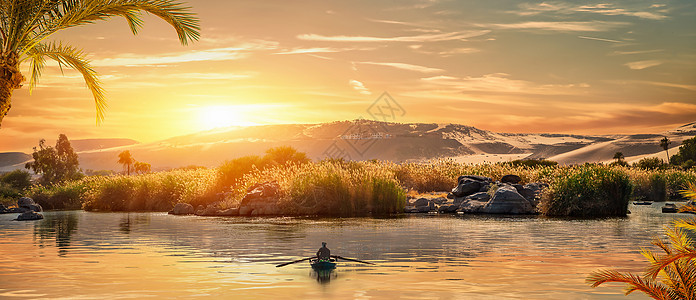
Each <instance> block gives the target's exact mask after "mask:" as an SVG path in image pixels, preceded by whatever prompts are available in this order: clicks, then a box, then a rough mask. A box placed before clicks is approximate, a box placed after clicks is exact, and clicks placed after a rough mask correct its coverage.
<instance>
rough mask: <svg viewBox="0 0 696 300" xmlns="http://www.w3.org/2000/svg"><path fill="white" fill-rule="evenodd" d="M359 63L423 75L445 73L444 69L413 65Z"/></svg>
mask: <svg viewBox="0 0 696 300" xmlns="http://www.w3.org/2000/svg"><path fill="white" fill-rule="evenodd" d="M357 63H359V64H363V65H375V66H385V67H392V68H397V69H401V70H408V71H415V72H421V73H439V72H444V71H445V70H443V69H437V68H429V67H424V66H418V65H412V64H405V63H390V62H371V61H363V62H357Z"/></svg>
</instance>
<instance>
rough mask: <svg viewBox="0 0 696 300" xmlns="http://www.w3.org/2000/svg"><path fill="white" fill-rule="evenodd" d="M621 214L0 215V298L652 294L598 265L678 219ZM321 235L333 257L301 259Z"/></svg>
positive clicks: (653, 212) (632, 261)
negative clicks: (315, 265) (609, 279)
mask: <svg viewBox="0 0 696 300" xmlns="http://www.w3.org/2000/svg"><path fill="white" fill-rule="evenodd" d="M660 206H661V204H653V206H640V207H638V206H631V207H630V208H629V209H630V210H631V211H632V214H630V215H629V216H628V217H627V218H608V219H592V220H576V219H548V218H543V217H538V216H482V215H463V216H462V215H460V216H456V215H408V216H401V217H394V218H343V219H331V218H243V217H232V218H224V217H196V216H171V215H167V214H164V213H90V212H84V211H52V212H44V213H43V214H44V216H45V218H44V219H43V220H40V221H29V222H19V221H13V220H12V219H13V218H15V217H16V215H15V214H6V215H0V298H15V297H16V298H70V299H120V298H143V297H156V298H172V297H179V298H196V297H200V298H213V297H215V298H220V297H222V298H223V299H227V298H234V299H251V298H261V299H283V298H285V299H308V298H326V299H328V298H331V299H390V298H391V299H396V298H406V299H501V298H506V299H646V297H645V296H644V295H642V294H640V293H634V294H632V295H630V296H629V297H625V296H623V292H622V289H623V286H622V285H620V284H605V285H602V286H600V287H598V288H591V287H589V286H588V285H587V284H586V283H585V281H584V280H585V277H586V276H587V274H588V273H590V272H591V271H594V270H596V269H598V268H618V269H620V270H622V271H632V272H640V271H641V270H642V269H643V268H644V267H645V266H646V263H645V260H644V259H643V257H642V256H641V254H640V248H641V247H648V246H650V245H649V243H650V240H651V239H652V237H653V236H663V231H662V228H663V226H664V225H666V224H668V223H669V222H670V221H671V220H672V219H673V218H681V217H687V216H689V215H682V214H662V213H660V212H659V207H660ZM322 241H325V242H327V243H328V247H329V248H330V249H331V251H332V254H335V255H340V256H345V257H351V258H357V259H362V260H367V261H370V262H373V263H376V265H375V266H371V265H363V264H358V263H352V262H344V261H341V262H339V266H338V268H337V269H335V270H334V271H332V272H329V273H325V272H322V273H321V274H317V273H316V272H314V271H312V270H311V268H310V267H309V265H308V263H307V262H302V263H298V264H294V265H289V266H286V267H282V268H276V267H275V265H276V264H279V263H282V262H287V261H292V260H296V259H300V258H303V257H307V256H311V255H312V254H313V253H315V252H316V250H317V249H318V248H319V247H320V246H321V242H322Z"/></svg>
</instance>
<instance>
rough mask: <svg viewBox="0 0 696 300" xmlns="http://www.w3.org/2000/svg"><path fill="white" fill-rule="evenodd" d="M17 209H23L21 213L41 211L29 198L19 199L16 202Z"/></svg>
mask: <svg viewBox="0 0 696 300" xmlns="http://www.w3.org/2000/svg"><path fill="white" fill-rule="evenodd" d="M17 207H19V208H21V209H23V211H35V212H41V211H43V208H41V205H39V204H37V203H36V202H34V199H31V198H29V197H22V198H19V200H17Z"/></svg>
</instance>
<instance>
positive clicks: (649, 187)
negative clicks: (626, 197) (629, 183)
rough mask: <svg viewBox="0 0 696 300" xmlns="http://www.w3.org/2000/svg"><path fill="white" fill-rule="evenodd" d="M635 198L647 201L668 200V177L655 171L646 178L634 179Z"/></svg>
mask: <svg viewBox="0 0 696 300" xmlns="http://www.w3.org/2000/svg"><path fill="white" fill-rule="evenodd" d="M633 185H634V190H633V198H634V199H636V200H641V201H643V200H647V201H667V200H668V193H667V177H666V176H665V175H664V174H662V173H654V174H651V175H649V176H648V178H647V179H645V180H633Z"/></svg>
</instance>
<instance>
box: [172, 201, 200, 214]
mask: <svg viewBox="0 0 696 300" xmlns="http://www.w3.org/2000/svg"><path fill="white" fill-rule="evenodd" d="M194 212H195V211H194V209H193V205H191V204H188V203H177V204H176V205H174V208H172V210H171V211H169V214H170V215H190V214H193V213H194Z"/></svg>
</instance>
